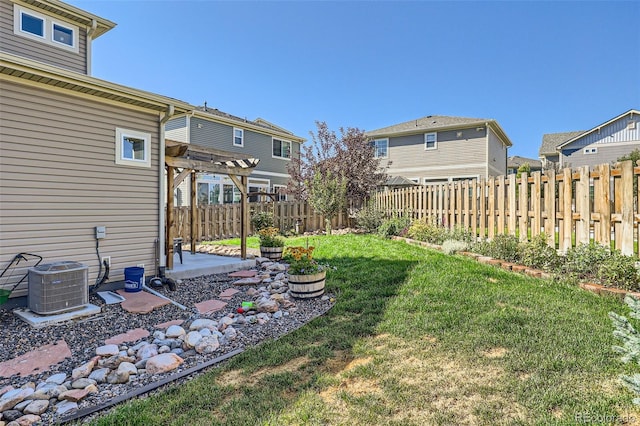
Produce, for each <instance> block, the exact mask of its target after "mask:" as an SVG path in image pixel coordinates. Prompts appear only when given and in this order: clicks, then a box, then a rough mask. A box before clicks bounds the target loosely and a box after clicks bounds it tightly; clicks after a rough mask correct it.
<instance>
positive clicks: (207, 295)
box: [0, 274, 333, 423]
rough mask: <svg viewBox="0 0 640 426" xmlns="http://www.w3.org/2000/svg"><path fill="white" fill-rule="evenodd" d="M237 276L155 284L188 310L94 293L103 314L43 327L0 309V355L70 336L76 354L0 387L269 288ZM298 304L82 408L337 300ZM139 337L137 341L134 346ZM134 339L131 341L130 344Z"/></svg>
mask: <svg viewBox="0 0 640 426" xmlns="http://www.w3.org/2000/svg"><path fill="white" fill-rule="evenodd" d="M236 280H237V278H230V277H228V275H227V274H220V275H208V276H202V277H197V278H191V279H186V280H183V281H181V282H179V283H178V288H177V290H176V291H169V290H168V288H167V286H164V287H163V288H160V289H154V290H156V291H158V292H159V293H162V294H164V295H165V296H167V297H169V298H171V299H172V300H175V301H176V302H179V303H180V304H182V305H185V306H187V308H188V309H187V310H186V311H185V310H182V309H180V308H179V307H177V306H175V305H173V304H169V305H165V306H162V307H160V308H157V309H154V310H153V311H152V312H150V313H148V314H132V313H129V312H127V311H125V310H124V309H122V307H121V306H120V305H119V304H112V305H107V304H105V303H104V301H103V300H102V299H101V298H100V297H99V296H97V295H95V294H90V297H89V302H90V303H92V304H94V305H97V306H99V307H100V308H101V312H100V313H99V314H97V315H94V316H91V317H87V318H82V319H78V320H73V321H68V322H65V323H61V324H56V325H50V326H47V327H43V328H33V327H31V326H30V325H29V324H27V323H26V322H25V321H23V320H22V319H20V318H19V317H17V316H16V315H14V314H13V313H12V312H11V311H7V310H0V323H1V324H2V332H1V333H0V360H8V359H12V358H15V357H17V356H20V355H22V354H24V353H26V352H29V351H31V350H34V349H37V348H39V347H41V346H43V345H47V344H51V343H54V342H56V341H58V340H61V339H64V341H65V342H66V343H67V345H68V346H69V348H70V349H71V352H72V356H71V357H70V358H67V359H65V360H64V361H63V362H61V363H59V364H56V365H54V366H52V367H51V368H50V369H49V370H48V371H43V372H41V373H39V374H34V375H30V376H26V377H17V376H13V377H10V378H0V389H2V388H3V387H5V386H8V385H11V386H13V387H15V388H18V387H21V386H24V385H25V384H27V383H29V382H34V383H39V382H41V381H43V380H45V379H46V378H48V377H50V376H51V375H53V374H56V373H66V374H68V375H70V374H71V372H72V370H73V369H74V368H76V367H78V366H79V365H81V364H83V363H85V362H87V361H88V360H90V359H91V358H92V357H93V356H95V354H96V348H97V347H99V346H102V345H104V343H105V340H106V339H108V338H111V337H113V336H116V335H119V334H122V333H126V332H127V331H129V330H132V329H136V328H142V329H145V330H147V331H149V333H150V334H151V336H149V338H147V339H143V340H149V341H151V340H153V337H152V335H153V333H154V331H155V330H156V329H155V326H156V325H158V324H161V323H164V322H167V321H172V320H184V321H185V323H189V322H191V321H193V320H195V319H198V318H210V319H214V320H218V319H220V318H222V317H224V316H228V315H229V314H231V315H242V314H237V313H235V312H236V309H237V308H238V307H239V306H241V304H242V302H243V301H250V300H254V299H255V298H256V296H251V295H250V294H251V293H253V291H252V290H250V289H260V288H261V287H263V288H262V290H263V291H264V290H265V288H264V287H266V285H265V284H260V285H258V286H242V287H239V286H234V284H233V282H234V281H236ZM228 288H235V289H236V290H239V292H238V293H236V294H234V295H233V296H232V297H231V299H229V300H225V301H226V302H227V305H226V306H225V307H224V308H223V309H222V310H220V311H217V312H214V313H210V314H206V315H205V314H200V313H198V311H197V309H195V307H194V304H195V303H198V302H202V301H205V300H210V299H217V296H218V295H219V294H220V293H221V292H223V291H224V290H225V289H228ZM292 301H293V302H294V306H291V307H289V308H286V309H282V311H283V315H282V316H279V318H277V319H276V318H272V319H270V320H268V321H266V322H262V321H261V322H255V323H250V322H246V323H244V324H243V323H238V324H234V327H235V328H236V329H237V330H238V335H237V338H235V339H234V340H232V341H228V342H224V343H223V344H222V345H221V346H220V347H219V349H218V350H216V351H215V352H214V353H212V354H206V355H204V354H194V355H192V356H189V357H186V358H185V359H184V363H183V364H182V365H180V367H178V368H177V369H176V370H174V371H172V372H170V373H166V374H164V375H162V376H163V377H157V376H147V377H144V376H142V377H134V378H132V379H131V380H130V381H129V382H128V383H126V384H101V385H100V392H99V393H96V394H92V395H90V396H88V397H87V398H86V399H84V400H83V401H81V403H80V404H79V408H80V409H82V408H85V407H87V406H91V405H92V404H93V405H98V404H102V403H105V402H107V401H109V400H110V399H112V398H114V397H116V396H119V395H123V394H126V393H129V392H131V391H133V390H135V389H136V388H139V387H142V386H145V385H148V384H149V383H151V382H153V381H154V380H159V379H161V378H164V377H166V376H167V375H169V374H178V373H180V372H181V371H184V370H186V369H189V368H192V367H194V366H197V365H199V364H202V363H204V362H206V361H208V360H211V359H213V358H216V357H219V356H221V355H224V354H226V353H229V352H232V351H234V350H237V349H244V348H247V347H250V346H253V345H256V344H259V343H260V342H262V341H264V340H265V339H276V338H278V337H279V336H282V335H284V334H287V333H289V332H291V331H293V330H295V329H297V328H298V327H300V326H302V325H304V324H305V323H307V322H308V321H310V320H311V319H313V318H315V317H317V316H319V315H322V314H323V313H325V312H326V311H327V310H329V309H330V308H331V306H332V305H333V303H332V302H333V300H332V299H330V298H329V297H323V298H315V299H292ZM134 343H135V342H131V343H130V344H131V345H133V344H134ZM127 344H129V343H127ZM53 420H54V416H53V413H45V414H44V415H43V416H42V421H43V422H44V423H47V422H51V421H53Z"/></svg>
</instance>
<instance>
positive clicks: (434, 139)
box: [424, 133, 438, 149]
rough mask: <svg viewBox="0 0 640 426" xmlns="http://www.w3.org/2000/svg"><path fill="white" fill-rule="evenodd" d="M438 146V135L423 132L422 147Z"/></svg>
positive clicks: (432, 147) (431, 147) (434, 147)
mask: <svg viewBox="0 0 640 426" xmlns="http://www.w3.org/2000/svg"><path fill="white" fill-rule="evenodd" d="M437 148H438V136H437V133H425V135H424V149H437Z"/></svg>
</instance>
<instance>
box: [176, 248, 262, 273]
mask: <svg viewBox="0 0 640 426" xmlns="http://www.w3.org/2000/svg"><path fill="white" fill-rule="evenodd" d="M182 256H183V263H182V264H181V263H180V261H178V262H174V263H173V269H167V270H166V271H165V276H166V277H167V278H172V279H174V280H183V279H187V278H193V277H201V276H203V275H213V274H224V273H227V272H234V271H239V270H241V269H250V268H255V266H256V261H255V259H244V260H243V259H240V258H239V257H228V256H216V255H214V254H208V253H196V254H191V253H190V252H187V251H183V252H182Z"/></svg>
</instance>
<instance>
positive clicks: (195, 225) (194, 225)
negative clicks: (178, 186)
mask: <svg viewBox="0 0 640 426" xmlns="http://www.w3.org/2000/svg"><path fill="white" fill-rule="evenodd" d="M197 219H198V206H196V171H195V170H192V171H191V254H196V241H197V240H198V237H197V234H198V222H197Z"/></svg>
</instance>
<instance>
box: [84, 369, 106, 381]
mask: <svg viewBox="0 0 640 426" xmlns="http://www.w3.org/2000/svg"><path fill="white" fill-rule="evenodd" d="M110 371H111V370H110V369H108V368H97V369H95V370H93V371H92V372H91V374H89V378H90V379H92V380H95V381H96V382H97V383H105V382H106V381H107V376H108V375H109V372H110Z"/></svg>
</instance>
